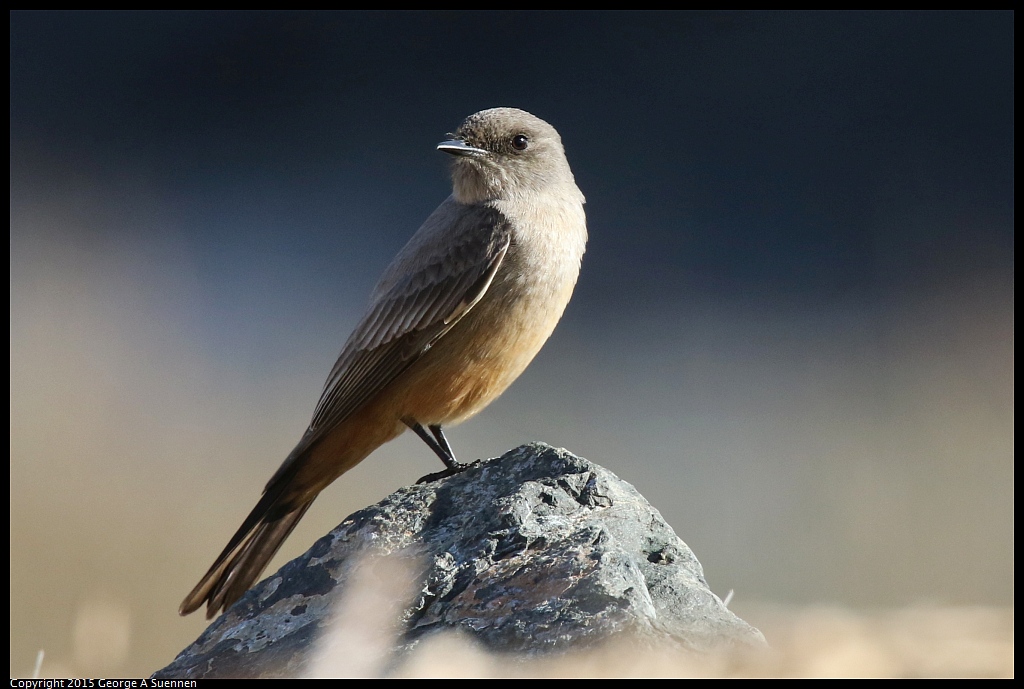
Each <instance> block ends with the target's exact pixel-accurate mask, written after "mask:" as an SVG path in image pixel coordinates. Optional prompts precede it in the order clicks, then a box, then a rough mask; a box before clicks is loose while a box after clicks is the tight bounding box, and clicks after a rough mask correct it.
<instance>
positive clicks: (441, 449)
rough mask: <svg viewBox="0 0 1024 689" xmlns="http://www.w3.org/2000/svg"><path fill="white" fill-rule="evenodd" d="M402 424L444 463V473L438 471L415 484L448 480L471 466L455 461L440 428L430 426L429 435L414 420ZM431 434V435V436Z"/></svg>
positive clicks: (453, 454) (405, 420)
mask: <svg viewBox="0 0 1024 689" xmlns="http://www.w3.org/2000/svg"><path fill="white" fill-rule="evenodd" d="M402 423H404V424H405V425H406V426H408V427H409V428H411V429H412V430H413V432H414V433H415V434H416V435H418V436H419V437H420V439H421V440H422V441H423V442H425V443H426V444H427V447H429V448H430V449H431V450H433V451H434V454H436V455H437V456H438V457H440V458H441V461H442V462H444V465H445V467H447V468H446V469H445V470H444V471H439V472H437V473H435V474H427V475H426V476H424V477H422V478H421V479H420V480H419V481H417V482H416V483H430V482H431V481H437V480H438V479H442V478H448V477H449V476H454V475H455V474H459V473H462V472H463V471H465V470H466V469H468V468H469V467H470V466H471V465H469V464H462V463H460V462H459V461H458V460H456V459H455V453H454V452H452V448H451V445H449V444H448V439H447V438H445V437H444V432H443V431H442V430H441V427H440V426H430V427H429V428H430V433H428V432H427V429H426V428H424V427H423V425H422V424H420V423H419V422H418V421H416V420H415V419H402ZM431 433H433V435H431Z"/></svg>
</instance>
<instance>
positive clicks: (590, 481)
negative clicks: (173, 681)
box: [154, 444, 764, 678]
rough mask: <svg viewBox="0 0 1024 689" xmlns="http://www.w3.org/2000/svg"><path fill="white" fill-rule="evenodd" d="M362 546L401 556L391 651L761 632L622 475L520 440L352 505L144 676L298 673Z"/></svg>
mask: <svg viewBox="0 0 1024 689" xmlns="http://www.w3.org/2000/svg"><path fill="white" fill-rule="evenodd" d="M368 556H373V557H374V558H379V557H381V556H390V557H392V558H395V560H394V561H395V562H399V561H401V562H404V563H413V564H411V565H409V566H407V567H405V569H406V570H408V572H409V575H408V578H410V579H411V580H412V581H411V582H410V585H409V586H407V587H399V589H400V590H402V591H403V592H404V591H410V592H412V593H411V594H410V595H408V596H406V595H404V593H403V594H402V598H403V599H404V602H399V603H398V604H397V605H395V606H394V607H393V613H394V617H395V618H396V619H395V620H394V624H393V625H392V627H391V628H393V630H394V634H393V636H392V637H391V638H390V639H389V644H388V646H389V648H388V651H387V652H388V654H389V655H390V656H392V660H391V661H389V662H395V659H398V658H400V657H401V656H402V654H404V653H408V652H409V651H410V650H411V649H414V648H415V647H416V645H417V644H418V643H419V641H420V640H421V639H423V638H424V637H425V636H426V635H429V634H431V633H433V632H436V631H439V630H453V629H457V630H459V631H461V632H463V633H464V634H465V635H467V636H469V637H471V638H472V639H474V640H476V642H478V643H479V644H482V645H483V646H484V647H485V648H487V649H490V650H493V651H497V652H502V653H516V654H527V655H529V654H538V653H548V652H560V651H565V650H570V649H579V648H584V647H586V646H588V645H592V644H595V643H599V642H603V641H607V640H609V639H610V638H612V637H613V636H614V637H619V636H620V635H629V638H630V639H632V640H635V641H639V642H640V643H651V644H666V643H668V644H671V645H673V646H676V647H679V648H682V649H690V650H693V651H697V652H701V651H708V650H712V649H714V648H716V647H721V646H723V645H734V644H741V645H750V646H762V645H764V638H763V637H762V636H761V633H760V632H759V631H757V630H756V629H754V628H753V627H751V626H750V625H748V624H747V623H745V622H744V621H743V620H741V619H739V618H738V617H736V616H735V615H733V614H732V613H731V612H730V611H729V610H728V609H727V608H726V607H725V605H724V604H723V603H722V601H721V600H720V599H719V598H718V597H717V596H716V595H715V594H713V593H712V592H711V590H710V589H709V588H708V585H707V582H706V581H705V580H704V574H703V570H702V569H701V566H700V563H699V562H698V561H697V558H696V557H695V556H694V554H693V553H692V552H691V551H690V549H689V547H687V545H686V544H685V543H683V541H682V540H680V539H679V537H678V536H676V534H675V533H674V532H673V531H672V529H671V527H669V526H668V524H666V523H665V521H664V520H663V519H662V518H661V515H660V514H659V513H658V511H657V510H656V509H654V508H653V507H652V506H651V505H650V504H649V503H648V502H647V501H646V500H645V499H644V498H643V496H642V495H640V494H639V493H638V492H637V491H636V489H635V488H633V486H631V485H630V484H628V483H626V482H625V481H623V480H621V479H619V478H618V477H617V476H615V475H614V474H612V473H611V472H610V471H608V470H606V469H603V468H602V467H599V466H597V465H596V464H593V463H591V462H589V461H587V460H585V459H582V458H580V457H577V456H575V455H573V454H571V453H569V452H567V451H566V450H561V449H555V448H552V447H549V446H547V445H543V444H532V445H524V446H522V447H519V448H516V449H515V450H512V451H510V452H508V453H506V454H505V455H503V456H502V457H498V458H496V459H491V460H485V461H482V462H480V463H478V464H476V465H474V466H473V467H472V468H471V469H469V470H468V471H466V472H464V473H461V474H459V475H457V476H454V477H451V478H447V479H444V480H441V481H436V482H434V483H429V484H425V485H417V486H411V487H408V488H402V489H400V490H398V491H396V492H395V493H393V494H392V495H390V496H388V497H387V498H385V499H384V500H382V501H381V502H379V503H378V504H376V505H373V506H371V507H367V508H366V509H363V510H360V511H359V512H356V513H355V514H353V515H352V516H350V517H349V518H348V519H346V520H345V521H344V522H342V523H341V524H340V525H339V526H338V527H337V528H335V529H334V530H333V531H332V532H331V533H329V534H328V535H326V536H324V537H323V538H321V539H320V540H319V541H317V542H316V543H315V544H314V545H313V547H312V548H310V549H309V551H308V552H306V554H304V555H302V556H301V557H299V558H296V559H295V560H293V561H291V562H289V563H288V564H287V565H285V566H284V567H282V568H281V569H280V570H279V571H278V572H276V573H275V574H273V575H272V576H270V577H268V578H266V579H264V580H263V581H262V582H260V583H259V584H258V585H257V586H255V587H254V588H253V589H251V590H250V591H249V592H248V593H246V594H245V596H243V597H242V599H241V600H239V601H238V603H236V604H235V605H234V606H233V607H232V608H231V609H229V610H228V611H227V612H226V613H224V614H223V615H221V617H220V618H218V619H217V620H215V621H214V622H213V624H211V625H210V627H209V628H207V630H206V631H205V632H204V633H203V634H202V635H201V636H200V637H199V638H198V639H197V640H196V641H195V643H193V644H192V645H191V646H189V647H188V648H186V649H185V650H184V651H183V652H182V653H181V654H180V655H179V656H178V657H177V658H176V659H175V660H174V662H173V663H171V664H170V665H168V666H167V667H165V668H164V669H162V670H160V671H158V672H157V673H156V674H155V675H154V677H158V678H205V677H288V676H301V675H305V674H308V673H309V672H311V667H312V663H313V656H314V655H315V651H316V649H317V648H318V646H317V644H316V643H315V642H316V640H317V639H318V637H320V636H321V635H322V632H323V631H324V630H325V629H328V628H329V624H330V623H331V619H332V615H331V613H332V608H333V606H334V603H335V602H336V601H337V600H338V599H339V598H344V596H345V592H346V586H347V585H349V584H350V583H351V580H353V578H354V573H355V572H356V571H357V570H359V569H360V563H363V562H367V557H368ZM377 562H378V563H379V562H380V560H377ZM384 562H388V560H384ZM378 566H379V565H378ZM363 569H364V570H365V567H364V568H363ZM390 569H393V570H395V571H403V567H401V566H396V567H394V568H390ZM360 595H361V594H360ZM361 597H362V598H366V597H365V596H361ZM343 607H344V606H343ZM387 608H388V606H387V605H382V606H377V608H376V609H378V610H380V611H381V613H382V614H383V611H384V610H385V609H387ZM389 614H390V613H389ZM344 624H347V625H348V626H349V627H352V625H353V622H352V621H351V620H349V621H348V622H346V623H344ZM354 624H355V626H356V629H357V630H358V629H359V628H360V627H359V625H360V624H361V623H360V622H359V621H355V623H354ZM374 624H375V623H373V622H372V621H367V622H366V624H365V625H364V626H365V627H366V628H367V629H369V628H370V627H374ZM377 626H378V627H379V626H380V625H377ZM385 626H386V625H385ZM356 645H358V644H356ZM346 648H353V647H352V645H348V646H346ZM352 652H353V653H356V652H357V650H356V649H355V648H353V650H352ZM386 665H387V663H385V664H384V665H382V667H385V666H386Z"/></svg>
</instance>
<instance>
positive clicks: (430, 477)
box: [416, 459, 481, 486]
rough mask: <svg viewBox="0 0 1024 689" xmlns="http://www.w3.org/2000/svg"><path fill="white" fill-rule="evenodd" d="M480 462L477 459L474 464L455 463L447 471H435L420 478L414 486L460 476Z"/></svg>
mask: <svg viewBox="0 0 1024 689" xmlns="http://www.w3.org/2000/svg"><path fill="white" fill-rule="evenodd" d="M480 461H481V460H479V459H478V460H476V461H475V462H470V463H469V464H463V463H462V462H455V465H454V466H450V467H448V468H447V469H445V470H444V471H437V472H435V473H433V474H427V475H426V476H421V477H420V479H419V480H418V481H416V485H417V486H418V485H420V484H421V483H433V482H434V481H440V480H441V479H443V478H448V477H449V476H455V475H456V474H461V473H462V472H463V471H465V470H466V469H470V468H472V467H475V466H476V465H477V464H479V463H480Z"/></svg>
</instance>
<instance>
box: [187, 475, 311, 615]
mask: <svg viewBox="0 0 1024 689" xmlns="http://www.w3.org/2000/svg"><path fill="white" fill-rule="evenodd" d="M271 483H272V484H273V483H274V481H272V482H271ZM282 483H286V482H282ZM279 485H280V484H279ZM281 487H282V488H283V486H281ZM268 488H269V486H268ZM282 492H284V491H282V490H272V489H269V490H267V492H265V493H264V494H263V497H262V498H260V501H259V502H258V503H256V507H254V508H253V510H252V512H250V513H249V516H248V517H246V518H245V521H244V522H243V523H242V526H241V527H239V529H238V531H236V532H235V535H234V536H232V537H231V541H230V542H228V545H227V547H226V548H224V551H223V552H222V553H221V554H220V555H219V556H218V557H217V559H216V561H214V563H213V566H212V567H210V569H209V571H208V572H207V573H206V574H205V575H204V576H203V578H202V579H200V580H199V583H198V584H196V587H195V588H194V589H192V592H191V593H189V594H188V595H187V596H185V600H183V601H182V602H181V607H179V608H178V613H179V614H181V615H188V614H189V613H192V612H195V611H196V610H198V609H199V608H200V607H201V606H202V605H203V603H204V602H205V603H206V618H207V619H212V618H213V617H214V616H216V615H217V613H218V612H220V611H221V610H226V609H227V608H229V607H230V606H231V604H232V603H234V602H235V601H236V600H238V599H239V598H241V597H242V594H243V593H245V592H246V591H248V590H249V587H250V586H252V585H253V583H254V582H255V581H256V579H257V578H258V577H259V576H260V574H261V573H262V572H263V570H264V569H265V568H266V566H267V564H268V563H269V562H270V560H271V559H272V558H273V557H274V555H275V554H276V553H277V551H278V549H279V548H280V547H281V544H282V543H284V540H285V539H286V538H288V536H289V534H291V532H292V529H294V528H295V525H296V524H298V523H299V520H300V519H302V516H303V515H304V514H306V510H308V509H309V506H310V505H312V504H313V498H311V499H310V500H309V502H306V503H303V504H300V505H298V506H296V507H292V508H291V509H288V508H287V507H285V508H284V509H282V508H281V506H280V504H279V502H280V499H281V497H282V495H281V493H282ZM314 498H315V496H314Z"/></svg>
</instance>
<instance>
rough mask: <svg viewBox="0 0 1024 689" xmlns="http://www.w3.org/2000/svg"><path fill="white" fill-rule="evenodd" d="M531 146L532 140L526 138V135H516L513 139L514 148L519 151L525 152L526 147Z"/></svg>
mask: <svg viewBox="0 0 1024 689" xmlns="http://www.w3.org/2000/svg"><path fill="white" fill-rule="evenodd" d="M529 145H530V140H529V139H528V138H526V135H525V134H516V135H515V136H513V137H512V148H514V149H516V150H517V151H525V150H526V147H527V146H529Z"/></svg>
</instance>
